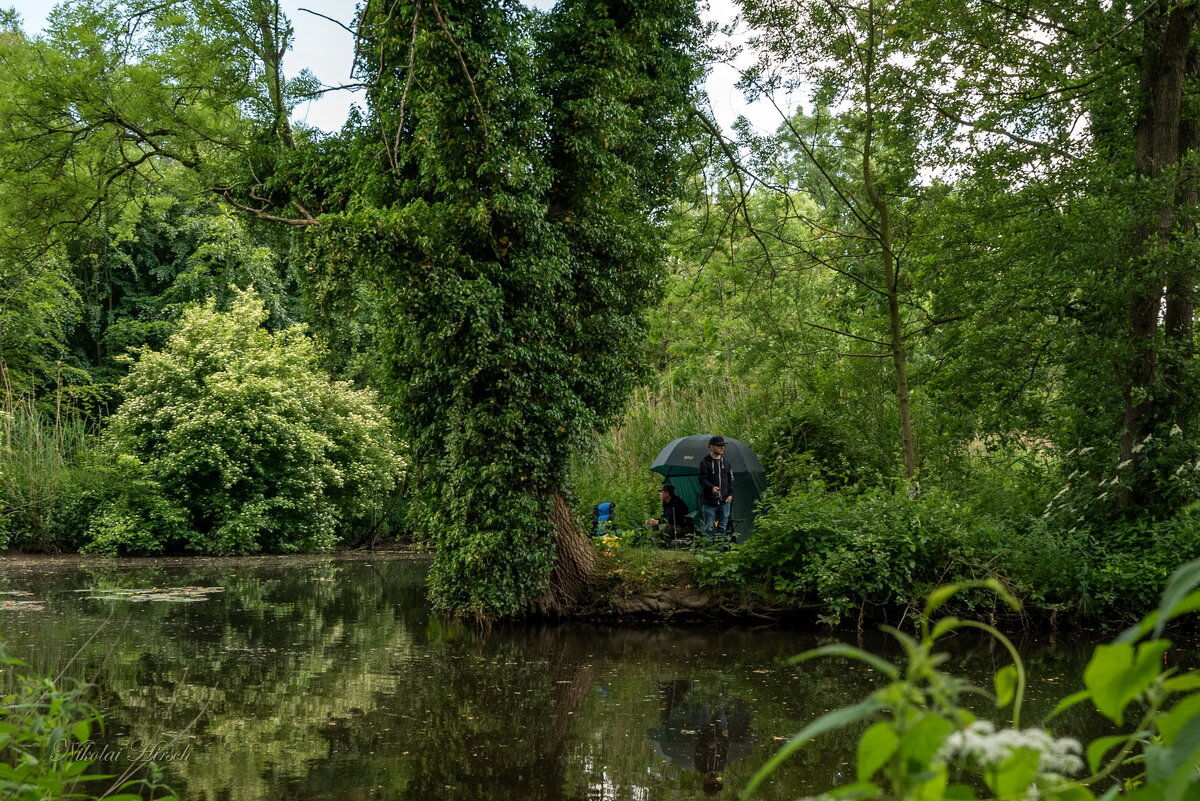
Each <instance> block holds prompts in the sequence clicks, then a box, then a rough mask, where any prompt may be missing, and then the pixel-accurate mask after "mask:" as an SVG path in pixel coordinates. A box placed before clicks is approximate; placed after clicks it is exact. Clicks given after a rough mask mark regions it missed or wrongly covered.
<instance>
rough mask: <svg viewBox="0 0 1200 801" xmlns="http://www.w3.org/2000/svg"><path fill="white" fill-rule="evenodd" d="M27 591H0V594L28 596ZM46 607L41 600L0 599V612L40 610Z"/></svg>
mask: <svg viewBox="0 0 1200 801" xmlns="http://www.w3.org/2000/svg"><path fill="white" fill-rule="evenodd" d="M32 594H33V593H29V592H0V595H19V596H29V595H32ZM45 608H46V607H45V605H44V604H43V603H42V602H41V601H36V600H35V601H24V600H10V599H4V600H0V612H41V611H42V610H44V609H45Z"/></svg>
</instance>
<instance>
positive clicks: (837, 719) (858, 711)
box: [741, 698, 882, 798]
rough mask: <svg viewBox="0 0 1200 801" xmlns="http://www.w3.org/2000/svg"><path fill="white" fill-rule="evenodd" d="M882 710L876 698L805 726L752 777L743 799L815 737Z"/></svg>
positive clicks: (828, 713)
mask: <svg viewBox="0 0 1200 801" xmlns="http://www.w3.org/2000/svg"><path fill="white" fill-rule="evenodd" d="M881 708H882V706H881V704H880V703H879V702H878V701H876V700H875V699H874V698H867V699H866V700H864V701H862V702H860V703H858V704H855V705H854V706H847V707H843V708H841V709H835V710H833V711H832V712H826V713H825V714H824V715H822V716H821V717H819V718H817V719H816V720H814V721H813V722H812V723H810V724H808V725H807V726H805V727H804V728H803V729H801V730H800V731H798V732H797V733H796V734H795V735H793V737H792V739H790V740H788V741H787V742H786V743H784V745H783V747H782V748H780V749H779V751H778V752H776V754H775V755H774V756H773V757H771V758H770V759H768V760H767V762H766V764H764V765H763V766H762V767H761V768H759V769H758V771H757V772H756V773H755V774H754V775H753V776H751V777H750V781H749V782H747V783H746V787H745V789H743V790H742V796H741V797H742V798H749V797H750V795H751V793H753V792H754V790H755V789H756V788H757V787H758V786H759V785H760V784H762V783H763V781H764V780H765V779H766V778H767V777H768V776H770V775H771V774H772V773H774V772H775V770H776V769H777V768H778V767H779V766H780V765H781V764H783V761H784V760H785V759H787V758H788V757H789V756H791V755H792V754H794V753H795V752H796V751H798V750H800V749H801V748H803V747H804V746H805V744H807V743H808V742H809V741H810V740H812V739H813V738H814V737H818V736H820V735H821V734H824V733H825V732H827V731H832V730H834V729H840V728H843V727H845V726H849V725H850V724H851V723H857V722H858V721H860V720H863V719H864V718H867V717H869V716H871V715H873V714H875V713H876V712H878V711H879V710H880V709H881Z"/></svg>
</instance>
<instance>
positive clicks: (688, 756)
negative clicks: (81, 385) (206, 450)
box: [0, 556, 1101, 801]
mask: <svg viewBox="0 0 1200 801" xmlns="http://www.w3.org/2000/svg"><path fill="white" fill-rule="evenodd" d="M424 573H425V563H424V562H422V561H420V560H413V559H406V558H396V557H386V556H371V557H365V558H364V557H344V556H343V557H321V558H311V557H290V558H257V559H228V560H180V561H175V562H169V561H161V562H160V561H132V560H123V561H120V562H101V563H85V564H84V565H83V566H78V565H77V566H73V567H69V568H52V567H48V566H46V565H39V566H35V567H33V568H30V567H28V566H24V565H22V564H18V563H13V562H6V561H5V560H3V559H0V593H2V594H0V640H3V641H6V643H7V651H8V653H9V654H10V655H13V656H19V657H21V658H23V659H25V660H26V661H27V662H29V663H30V664H31V665H33V666H35V667H37V668H39V669H42V670H45V671H48V672H58V671H59V670H62V669H63V666H66V665H68V663H69V667H67V669H66V673H67V675H68V676H71V677H74V678H77V679H80V680H85V681H88V682H90V683H92V684H93V685H94V688H95V689H94V691H93V696H92V698H93V700H94V702H95V703H96V704H97V706H99V707H100V708H101V710H102V711H103V713H104V716H105V718H106V720H107V730H106V732H105V734H104V736H103V739H98V740H97V741H96V743H95V744H94V755H98V756H102V757H104V758H105V759H106V760H107V761H108V763H109V764H107V765H106V767H108V768H110V769H113V770H116V769H119V768H121V767H123V766H124V765H125V764H128V763H129V762H130V761H133V762H137V761H139V760H143V759H145V758H147V757H154V758H156V759H157V760H158V761H160V763H162V764H163V765H164V766H165V768H166V772H167V779H168V781H169V783H170V784H171V786H172V787H173V788H174V789H175V790H176V791H177V792H179V793H180V795H181V796H182V797H183V798H185V799H204V800H205V801H218V800H220V799H228V800H229V801H259V799H262V800H263V801H266V800H267V799H271V800H272V801H273V800H274V799H280V798H287V799H294V800H296V801H308V800H315V799H368V798H372V799H374V798H378V799H414V800H416V799H419V800H420V801H430V800H431V799H448V800H451V801H453V800H456V799H462V800H463V801H467V800H468V799H469V800H470V801H481V800H482V801H490V800H491V799H497V800H501V799H514V801H559V800H560V799H561V800H562V801H566V800H567V799H589V800H590V801H607V800H608V799H612V800H613V801H616V800H617V799H621V800H625V799H629V800H630V801H640V800H641V799H654V801H674V800H675V799H694V798H705V797H709V796H712V797H728V798H734V797H735V796H736V795H737V793H738V791H739V789H740V788H741V787H742V786H743V785H744V783H745V782H746V781H747V780H748V778H749V777H750V776H751V775H752V774H753V773H754V771H755V770H756V769H757V768H758V767H759V766H760V765H761V764H762V763H763V762H764V761H765V760H766V759H767V758H768V756H769V755H770V754H771V753H773V752H774V751H775V750H776V749H777V748H778V747H779V746H780V745H781V744H782V742H783V741H784V740H786V739H787V738H788V737H790V736H791V735H792V734H793V733H794V732H796V731H797V730H798V729H799V728H800V727H801V726H802V725H803V724H804V723H806V722H808V721H810V720H812V719H813V718H814V717H816V716H818V715H820V714H822V713H823V712H826V711H828V710H830V709H834V708H837V707H840V706H843V705H846V704H848V703H853V702H856V701H858V700H860V699H861V698H862V697H863V696H864V695H865V694H866V693H868V692H869V691H870V690H871V689H872V688H873V687H875V686H876V685H877V682H878V676H877V674H875V673H874V672H873V671H871V670H870V669H869V668H866V667H865V666H862V665H859V664H857V663H852V664H848V663H845V662H841V661H829V660H823V661H818V662H812V663H806V664H803V665H799V666H796V667H789V666H786V665H784V664H782V660H784V659H785V658H786V657H788V656H791V655H793V654H796V653H799V652H800V651H803V650H805V649H807V648H812V647H814V646H816V645H820V644H823V643H826V642H830V641H832V640H833V639H834V638H833V637H831V636H829V635H826V634H822V633H811V632H802V631H796V630H789V629H781V628H773V627H763V628H750V627H720V628H718V627H705V628H697V627H679V626H669V625H645V626H619V627H618V626H602V625H592V624H562V625H521V626H500V627H494V628H492V629H490V630H481V629H480V628H478V627H476V626H473V625H470V624H463V623H458V622H454V621H447V620H445V619H442V618H440V617H438V616H436V615H434V614H431V612H430V610H429V608H428V605H427V603H426V600H425V592H424V586H423V578H424ZM185 587H189V588H196V589H191V590H187V591H180V589H179V588H185ZM863 644H864V645H865V646H866V647H868V648H871V649H872V650H876V651H883V652H890V653H892V655H893V656H894V655H895V654H894V649H890V647H889V643H888V641H887V640H886V639H883V638H877V637H867V638H866V641H865V642H864V643H863ZM1090 647H1091V643H1090V642H1087V641H1085V640H1084V639H1083V638H1081V637H1078V636H1060V637H1058V638H1057V639H1055V638H1047V637H1043V638H1040V639H1032V638H1030V639H1026V640H1025V641H1024V642H1022V643H1021V648H1022V651H1023V653H1024V654H1025V658H1026V660H1027V665H1028V666H1029V669H1030V672H1031V687H1030V696H1029V702H1028V711H1029V713H1030V714H1029V716H1028V719H1029V720H1032V721H1035V720H1037V719H1038V718H1039V717H1040V715H1041V714H1043V713H1044V712H1045V711H1046V710H1048V709H1049V708H1051V707H1052V706H1053V704H1054V703H1055V702H1056V701H1057V700H1058V699H1059V698H1061V697H1062V696H1064V695H1067V694H1068V693H1070V692H1072V691H1074V690H1076V689H1079V686H1078V681H1079V680H1078V676H1079V675H1080V674H1081V672H1082V668H1083V664H1084V662H1085V660H1086V657H1087V654H1088V653H1089V652H1090ZM953 649H954V660H953V662H952V664H953V665H954V667H955V668H956V669H957V670H958V671H959V672H961V673H965V674H967V675H969V676H971V677H973V678H975V679H976V680H979V681H984V680H985V677H987V676H989V675H990V674H991V672H992V671H994V670H995V669H997V668H998V667H1000V666H1002V665H1003V664H1004V663H1005V658H1004V655H1003V652H1002V651H1001V650H1000V649H995V648H988V647H986V646H985V645H984V644H982V643H981V642H980V641H978V640H974V639H971V640H969V641H968V640H967V639H965V638H964V639H962V640H960V641H958V642H956V643H954V644H953ZM73 658H74V659H73ZM72 659H73V661H72ZM1072 715H1073V717H1070V716H1068V717H1067V718H1066V719H1065V720H1064V721H1063V725H1064V726H1065V727H1067V728H1070V729H1073V730H1074V733H1076V734H1079V735H1083V736H1091V734H1092V733H1094V732H1098V731H1099V730H1100V729H1099V727H1100V725H1101V724H1100V723H1099V722H1098V721H1097V720H1096V718H1095V717H1094V716H1089V715H1088V714H1087V713H1086V712H1084V711H1083V710H1082V709H1077V710H1072ZM855 737H856V735H854V734H852V733H842V734H835V735H833V736H831V737H828V738H825V739H823V740H821V741H820V742H819V743H817V744H815V745H813V746H811V747H810V748H809V749H807V750H806V751H804V752H803V753H802V754H801V755H800V756H799V757H797V758H795V759H793V760H792V761H791V762H790V763H789V764H788V765H787V766H786V767H785V768H784V769H782V770H781V771H779V772H778V773H777V774H776V775H775V777H774V778H773V779H772V781H771V782H770V783H769V785H768V786H767V787H766V788H765V789H764V790H763V791H761V793H760V794H759V796H758V797H760V798H762V799H793V798H797V797H799V796H804V795H810V794H815V793H818V792H820V791H821V790H823V789H827V788H829V787H831V786H833V785H834V784H836V783H839V782H841V781H843V780H845V779H846V778H847V775H848V774H849V773H851V772H852V760H853V751H854V743H855Z"/></svg>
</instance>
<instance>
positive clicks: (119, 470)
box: [89, 290, 400, 554]
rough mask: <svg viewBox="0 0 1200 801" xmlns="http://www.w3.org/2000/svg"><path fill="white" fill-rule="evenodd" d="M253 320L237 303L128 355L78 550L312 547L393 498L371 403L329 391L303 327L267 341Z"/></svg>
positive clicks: (201, 315) (189, 317) (189, 320)
mask: <svg viewBox="0 0 1200 801" xmlns="http://www.w3.org/2000/svg"><path fill="white" fill-rule="evenodd" d="M266 318H267V311H266V309H265V308H264V306H263V303H262V301H261V300H260V299H259V297H258V296H257V295H256V294H255V293H254V292H253V291H250V290H247V291H244V292H237V293H236V294H235V297H234V300H233V302H232V305H231V308H230V310H229V311H227V312H221V311H217V310H216V308H215V305H214V303H213V302H211V301H210V302H209V303H207V304H206V305H204V306H199V307H194V308H192V309H191V310H189V311H188V312H186V313H185V314H184V315H183V318H182V320H181V322H180V324H179V328H178V330H177V331H176V333H175V334H174V335H173V336H171V338H170V339H169V340H168V342H167V344H166V347H165V348H164V349H163V350H162V351H153V350H148V349H147V350H143V351H141V353H140V354H139V356H138V358H137V361H136V363H135V364H134V365H133V367H132V369H131V370H130V372H129V374H128V375H127V376H126V378H125V379H124V380H123V381H122V382H121V386H120V389H121V392H122V395H123V397H124V401H123V403H122V404H121V406H120V408H119V409H118V410H117V412H116V414H115V415H114V416H113V418H112V420H111V424H110V427H109V429H108V431H107V432H106V440H107V443H108V445H109V447H110V448H111V450H112V451H113V452H114V460H113V462H114V465H115V466H114V471H115V473H116V475H117V479H118V480H117V482H116V489H115V491H114V492H113V493H112V495H111V497H109V498H108V499H107V500H106V501H105V502H104V503H103V504H102V505H101V507H100V509H99V510H98V512H97V514H96V515H95V516H94V518H93V520H92V524H91V532H90V535H91V545H90V546H89V549H90V550H92V551H98V552H104V553H115V552H118V551H136V552H149V551H161V550H166V549H185V550H191V551H197V552H202V553H217V554H226V553H251V552H256V551H263V550H266V551H293V550H301V549H303V550H315V549H324V548H329V547H331V546H332V545H334V543H335V542H336V541H337V540H338V538H339V536H340V535H342V534H343V533H345V532H346V531H347V530H349V529H351V528H353V527H354V526H355V525H357V524H360V523H362V522H363V521H365V520H367V519H368V518H369V517H370V516H371V514H372V513H373V511H374V510H375V509H376V508H377V507H378V506H379V505H380V504H381V503H382V502H383V501H385V500H386V498H387V497H388V496H389V494H390V493H391V492H392V491H393V489H394V487H395V484H396V481H397V478H398V474H399V470H400V464H399V461H398V458H397V456H396V452H395V448H394V445H393V441H392V438H391V434H390V430H389V425H388V421H387V420H386V418H385V417H384V415H383V414H382V413H381V412H380V411H379V410H378V409H377V408H376V406H375V397H374V395H373V394H372V393H370V392H367V391H363V390H354V389H352V388H351V387H350V386H349V385H347V384H344V383H339V382H335V381H331V380H329V378H328V377H327V376H326V375H325V374H324V372H323V371H322V370H321V369H320V367H319V365H318V359H317V352H316V350H315V348H314V346H313V344H312V342H311V341H310V340H309V338H308V337H307V336H306V335H305V333H304V332H303V330H302V329H300V328H299V327H292V328H289V329H286V330H284V331H281V332H278V333H272V332H270V331H267V330H266V329H264V328H263V327H262V324H263V323H264V322H265V320H266Z"/></svg>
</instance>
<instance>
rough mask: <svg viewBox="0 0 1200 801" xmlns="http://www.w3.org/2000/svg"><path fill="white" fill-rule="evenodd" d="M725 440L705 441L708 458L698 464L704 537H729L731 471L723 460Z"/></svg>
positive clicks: (714, 438)
mask: <svg viewBox="0 0 1200 801" xmlns="http://www.w3.org/2000/svg"><path fill="white" fill-rule="evenodd" d="M724 457H725V438H724V437H713V438H712V439H710V440H709V441H708V456H705V457H704V458H703V459H701V460H700V496H701V499H702V500H703V502H704V503H703V505H702V506H701V507H700V511H701V514H702V515H703V516H704V533H705V534H709V535H710V536H712V535H714V534H716V535H728V534H729V507H730V504H732V503H733V468H731V467H730V466H729V462H728V461H726V460H725V458H724Z"/></svg>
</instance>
